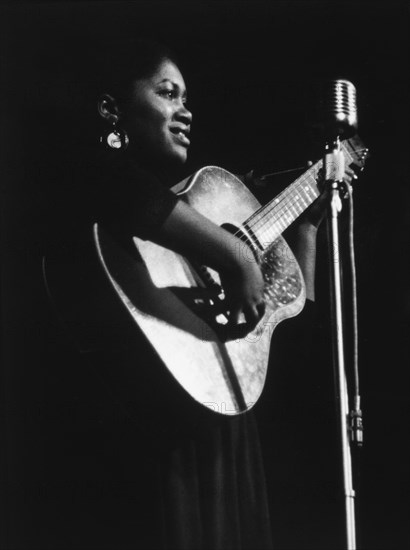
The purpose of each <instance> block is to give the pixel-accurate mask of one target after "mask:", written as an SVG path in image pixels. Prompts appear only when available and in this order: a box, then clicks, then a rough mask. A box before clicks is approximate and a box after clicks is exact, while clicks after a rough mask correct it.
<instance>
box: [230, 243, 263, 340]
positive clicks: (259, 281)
mask: <svg viewBox="0 0 410 550" xmlns="http://www.w3.org/2000/svg"><path fill="white" fill-rule="evenodd" d="M248 252H249V254H250V255H251V256H252V258H251V256H249V257H245V258H239V261H238V263H237V265H236V266H235V269H234V270H227V271H224V270H223V271H220V276H221V283H222V288H223V289H224V292H225V300H226V302H227V310H229V312H230V315H229V320H230V323H231V324H232V325H237V324H239V323H240V322H241V314H243V316H244V317H245V320H246V330H247V332H250V331H251V330H253V329H254V328H255V326H256V325H257V324H258V322H259V321H260V319H261V318H262V317H263V314H264V313H265V301H264V296H263V290H264V281H263V276H262V272H261V270H260V268H259V265H258V263H257V262H256V259H255V258H254V257H253V253H252V252H251V251H250V250H249V251H248Z"/></svg>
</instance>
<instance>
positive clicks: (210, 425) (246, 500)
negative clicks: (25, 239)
mask: <svg viewBox="0 0 410 550" xmlns="http://www.w3.org/2000/svg"><path fill="white" fill-rule="evenodd" d="M109 69H112V70H111V74H110V77H109V79H108V80H106V82H105V86H106V88H105V93H104V94H103V95H101V96H100V98H99V101H98V113H99V115H100V117H101V118H100V120H101V122H102V135H101V153H100V156H99V160H98V165H99V167H98V170H97V174H96V175H94V178H93V180H94V181H95V183H96V186H95V188H94V190H97V189H98V192H97V193H94V194H93V199H94V200H93V204H92V205H91V203H90V204H89V205H88V207H87V208H86V209H85V210H86V215H85V222H86V224H85V225H86V226H87V224H88V227H89V228H90V227H91V224H92V223H93V222H95V221H97V222H98V223H99V225H100V226H101V227H103V228H104V229H105V230H107V232H108V233H110V234H111V235H112V236H113V237H114V239H116V240H117V241H118V242H119V243H120V245H121V246H123V247H124V248H126V249H128V250H131V248H132V236H134V235H135V236H139V237H142V238H144V239H149V240H152V241H154V242H156V243H158V244H160V245H163V246H165V247H169V248H171V249H172V250H174V251H175V252H178V253H180V254H182V255H184V256H186V257H188V258H192V259H196V258H197V257H198V250H199V249H200V261H201V263H203V264H205V265H207V266H209V267H211V268H213V269H215V270H216V271H218V273H219V274H220V277H221V282H222V286H223V289H224V291H225V296H226V302H227V304H228V305H227V309H228V310H229V311H230V316H229V317H230V319H229V320H230V323H232V324H233V325H235V324H237V323H238V322H239V321H240V320H241V316H242V314H243V316H244V317H245V320H246V323H247V326H248V327H247V328H248V329H249V330H251V329H252V328H254V327H255V325H256V324H257V323H258V321H259V320H260V319H261V317H262V316H263V313H264V309H265V305H264V297H263V278H262V274H261V271H260V269H259V267H258V264H257V263H256V262H250V261H248V258H249V255H248V256H247V255H245V254H237V253H236V251H237V250H238V248H237V245H238V239H237V237H235V236H233V235H232V234H230V233H228V232H227V231H225V230H223V229H221V228H220V227H218V226H217V225H215V224H214V223H213V222H211V221H209V220H208V219H207V218H205V217H203V216H202V215H201V214H199V213H198V212H196V211H195V210H193V209H192V208H191V207H189V206H188V205H187V204H186V203H185V202H183V201H182V200H179V199H178V198H177V197H176V195H175V194H174V193H173V192H172V191H170V190H169V187H170V186H171V185H172V184H174V183H176V177H175V175H176V174H177V173H178V170H179V169H180V167H181V166H183V164H184V163H185V161H186V160H187V155H188V149H189V145H190V137H189V136H190V130H191V124H192V114H191V112H190V111H189V109H188V107H187V103H186V99H187V92H186V85H185V82H184V79H183V76H182V74H181V72H180V70H179V68H178V66H177V64H176V62H175V60H174V56H173V55H172V54H171V53H169V52H168V51H167V50H165V49H164V48H162V47H160V46H158V45H155V44H147V43H141V44H139V46H138V50H137V52H136V56H135V58H134V59H133V63H132V64H131V66H129V67H127V68H126V69H124V67H120V69H119V71H117V70H114V69H113V67H109ZM108 73H110V70H109V71H108ZM97 197H98V201H96V198H97ZM324 204H325V198H324V197H322V198H321V199H320V200H319V201H317V202H316V203H315V204H314V205H313V207H311V208H310V210H309V211H308V215H307V216H305V217H304V218H303V220H302V222H301V223H300V224H299V225H298V227H297V229H296V234H297V238H296V244H295V248H294V252H295V255H296V256H297V259H298V261H299V264H300V267H301V269H302V272H303V275H304V278H305V283H306V291H307V298H308V299H309V300H313V299H314V265H315V241H316V231H317V227H318V225H319V223H320V221H321V219H322V216H323V205H324ZM203 242H206V243H207V245H208V246H206V247H201V243H203ZM241 244H242V243H241ZM250 254H252V253H250ZM102 300H103V301H104V300H105V297H103V298H102ZM107 300H108V297H107ZM114 324H115V323H114ZM80 339H81V338H80ZM138 346H139V348H138ZM138 346H137V349H133V350H131V351H127V352H126V353H120V354H118V353H111V352H110V350H108V352H106V351H104V352H103V357H102V356H101V354H100V355H98V354H97V356H96V357H97V358H98V360H96V359H92V358H91V363H92V362H94V363H95V364H97V363H98V366H100V363H104V362H105V364H106V367H107V369H108V370H111V371H115V372H121V370H120V364H126V363H127V362H128V361H131V360H132V361H134V365H133V366H134V368H135V358H136V357H139V358H140V361H139V363H140V364H139V370H138V369H136V370H137V371H138V376H142V377H144V381H145V382H146V380H145V376H149V373H150V372H159V370H158V371H156V370H155V367H156V366H157V365H155V361H156V360H155V358H154V357H153V354H152V353H151V351H150V350H149V349H148V347H147V345H146V343H145V342H143V341H142V340H141V342H140V343H139V344H138ZM85 347H87V345H85ZM83 357H84V355H83ZM142 358H143V360H142ZM88 360H90V354H89V355H88ZM153 376H156V374H155V375H153ZM118 378H120V382H119V385H120V386H121V385H124V384H126V383H125V381H124V379H122V378H121V376H118ZM145 382H144V383H145ZM139 384H140V388H141V387H142V386H143V385H144V384H143V383H142V382H141V379H140V380H139ZM146 387H147V392H148V386H146ZM162 389H163V393H162V394H161V396H162V397H161V398H153V401H150V399H148V400H146V401H144V405H143V406H141V407H140V408H139V409H138V407H137V412H135V409H134V411H133V413H132V414H133V418H134V420H135V419H136V420H137V422H136V423H135V424H133V425H132V428H129V429H128V432H127V436H126V437H124V440H121V438H119V437H118V436H117V435H116V436H114V437H117V439H116V440H115V441H116V445H117V446H119V454H120V455H121V456H122V457H123V458H121V459H120V460H119V462H118V464H117V466H116V467H113V468H112V469H110V467H109V466H108V463H109V461H110V460H114V459H113V458H112V454H110V453H112V451H111V449H110V446H109V445H107V446H106V448H105V450H104V453H105V455H106V457H111V458H110V459H107V458H106V466H105V475H106V476H108V477H109V478H111V479H114V478H115V475H116V474H118V476H119V479H122V482H121V481H120V482H119V483H123V486H127V487H128V488H127V490H126V498H130V499H131V500H132V505H131V504H130V505H129V506H128V507H127V512H126V516H127V519H126V520H124V519H122V520H121V519H119V518H118V517H117V518H116V519H114V520H113V521H112V525H111V530H109V529H108V527H107V524H106V523H105V522H104V520H103V519H102V518H103V517H105V516H104V515H101V516H99V513H98V512H96V513H95V522H96V524H98V523H99V522H100V523H101V524H103V523H105V524H104V527H102V533H103V535H102V536H101V538H102V539H104V544H105V546H101V544H102V543H100V547H106V548H110V547H111V546H113V547H116V548H126V547H130V548H131V547H132V548H144V549H149V548H175V549H180V550H183V549H187V550H188V549H189V550H192V549H212V550H217V549H221V550H222V549H223V550H227V549H232V550H234V549H235V550H239V549H244V548H258V549H265V548H266V549H267V548H271V547H272V543H271V533H270V520H269V512H268V506H267V495H266V489H265V486H266V484H265V479H264V472H263V463H262V458H261V452H260V445H259V438H258V433H257V428H256V425H255V420H254V417H253V414H252V412H250V413H247V414H245V415H241V416H238V417H219V416H217V415H213V414H208V413H207V414H201V413H195V414H192V411H190V412H189V414H185V413H186V411H187V409H185V408H184V405H183V404H181V410H182V412H178V411H176V410H174V408H172V407H168V408H165V405H164V401H163V400H167V399H172V397H170V395H169V394H170V393H171V391H170V387H165V388H162ZM173 389H175V388H173ZM175 391H176V395H177V393H178V390H177V389H176V390H175ZM142 393H145V390H144V388H142ZM155 399H157V400H156V401H155ZM175 402H176V401H173V402H172V403H173V406H174V405H175ZM153 403H155V404H153ZM158 403H159V405H160V406H159V407H158ZM176 407H177V408H178V405H177V406H176ZM171 411H172V412H171ZM143 415H144V416H143ZM187 416H189V417H190V418H189V421H187ZM125 440H126V441H125ZM124 457H125V458H124ZM114 464H116V462H115V461H114ZM121 468H122V469H123V472H122V473H121V474H120V473H118V472H119V470H120V469H121ZM131 471H132V474H131V473H130V472H131ZM124 472H125V473H124ZM112 476H114V478H113V477H112ZM130 479H132V482H130V483H128V485H127V481H128V482H129V481H130ZM113 483H114V482H113ZM114 484H115V483H114ZM125 500H126V499H125ZM124 502H125V501H123V504H124ZM112 506H113V505H112V503H110V504H109V507H110V509H111V510H112ZM120 508H121V507H120ZM121 510H122V511H123V510H124V509H123V508H121ZM121 521H122V523H121ZM125 524H126V525H127V527H125ZM109 533H111V534H109ZM131 533H132V534H131ZM110 537H111V539H112V540H111V539H110ZM110 540H111V542H110ZM81 542H82V546H84V544H85V539H82V541H81ZM94 542H95V541H94ZM85 547H86V546H85Z"/></svg>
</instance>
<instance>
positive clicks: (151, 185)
mask: <svg viewBox="0 0 410 550" xmlns="http://www.w3.org/2000/svg"><path fill="white" fill-rule="evenodd" d="M101 179H102V181H103V182H104V184H103V185H104V188H103V189H102V194H101V197H100V200H99V203H98V209H97V212H96V213H95V217H96V219H95V221H97V222H98V223H100V224H101V225H103V226H104V227H106V228H107V229H111V230H113V231H114V232H115V233H117V232H118V231H120V232H121V233H126V234H129V235H130V236H134V235H135V236H138V237H142V238H148V239H149V238H150V236H151V235H152V234H153V233H154V232H155V230H156V229H157V228H158V227H160V226H161V225H162V223H163V222H164V221H165V219H166V218H167V217H168V216H169V214H170V213H171V211H172V209H173V208H174V206H175V204H176V203H177V201H178V197H177V196H176V195H175V194H174V193H173V192H172V191H171V190H170V189H168V188H167V187H166V186H165V185H163V183H162V182H161V181H160V180H159V179H158V178H157V177H156V176H155V175H154V174H152V173H150V172H148V171H146V170H142V169H141V168H138V167H137V166H136V165H135V164H133V163H132V162H121V163H120V162H117V163H114V164H111V165H110V166H109V167H108V168H107V172H106V173H105V174H104V175H103V177H102V178H101Z"/></svg>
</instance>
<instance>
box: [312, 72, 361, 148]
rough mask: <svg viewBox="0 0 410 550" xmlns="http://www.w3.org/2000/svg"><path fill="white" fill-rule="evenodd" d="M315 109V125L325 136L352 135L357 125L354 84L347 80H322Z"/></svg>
mask: <svg viewBox="0 0 410 550" xmlns="http://www.w3.org/2000/svg"><path fill="white" fill-rule="evenodd" d="M315 111H316V114H315V116H314V119H316V120H315V126H317V127H319V128H320V129H321V130H322V131H324V132H325V135H326V136H329V137H334V136H337V135H338V136H341V137H343V138H347V137H350V136H352V135H353V134H355V133H356V131H357V126H358V122H357V106H356V88H355V86H354V85H353V84H352V83H351V82H349V81H348V80H326V81H323V82H322V83H321V84H320V86H319V94H318V98H317V102H316V106H315Z"/></svg>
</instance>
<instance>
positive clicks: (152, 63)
mask: <svg viewBox="0 0 410 550" xmlns="http://www.w3.org/2000/svg"><path fill="white" fill-rule="evenodd" d="M166 60H168V61H172V62H173V63H175V64H176V65H179V62H178V59H177V55H176V54H175V52H173V51H172V50H171V49H170V48H169V47H168V46H165V45H164V44H161V43H159V42H154V41H149V40H135V41H133V42H131V43H129V44H127V45H125V47H124V46H123V47H122V48H117V47H116V48H113V49H112V51H110V52H107V54H106V56H105V58H104V59H103V60H102V70H101V72H100V77H99V79H98V80H99V82H98V85H99V88H100V89H99V92H100V93H103V92H106V93H110V94H111V95H113V96H114V97H115V98H116V99H118V100H120V101H125V100H127V99H128V98H129V96H130V92H131V90H132V85H133V83H134V82H135V80H138V79H140V78H147V77H149V76H151V75H152V74H153V73H154V72H155V71H156V69H158V67H159V66H160V65H161V63H162V62H163V61H166Z"/></svg>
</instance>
